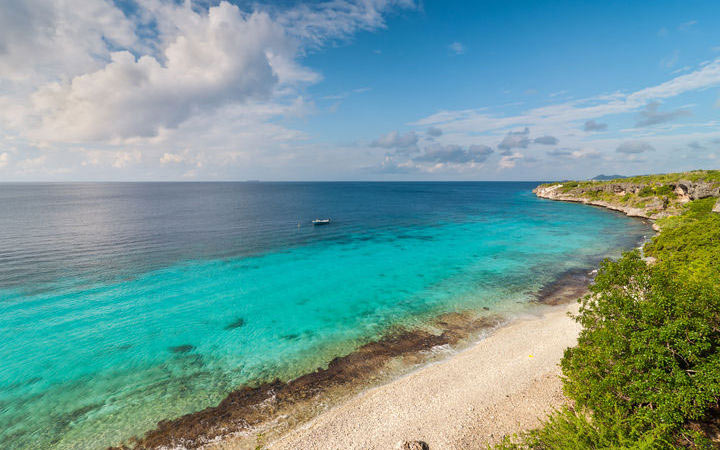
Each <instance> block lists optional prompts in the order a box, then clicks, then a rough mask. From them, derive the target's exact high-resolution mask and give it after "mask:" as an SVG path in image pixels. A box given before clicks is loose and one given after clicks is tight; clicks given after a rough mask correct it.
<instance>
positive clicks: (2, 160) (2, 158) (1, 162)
mask: <svg viewBox="0 0 720 450" xmlns="http://www.w3.org/2000/svg"><path fill="white" fill-rule="evenodd" d="M9 160H10V155H8V152H2V153H0V169H2V168H3V167H5V166H7V165H8V161H9Z"/></svg>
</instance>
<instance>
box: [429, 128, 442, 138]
mask: <svg viewBox="0 0 720 450" xmlns="http://www.w3.org/2000/svg"><path fill="white" fill-rule="evenodd" d="M427 134H428V136H431V137H440V136H442V134H443V131H442V129H441V128H438V127H430V128H428V129H427Z"/></svg>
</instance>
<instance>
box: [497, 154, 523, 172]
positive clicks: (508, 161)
mask: <svg viewBox="0 0 720 450" xmlns="http://www.w3.org/2000/svg"><path fill="white" fill-rule="evenodd" d="M523 158H524V156H523V154H522V153H520V152H514V153H511V154H509V155H504V156H503V157H502V158H500V162H499V163H498V167H499V168H500V169H512V168H513V167H515V166H516V165H517V163H518V161H520V160H521V159H523Z"/></svg>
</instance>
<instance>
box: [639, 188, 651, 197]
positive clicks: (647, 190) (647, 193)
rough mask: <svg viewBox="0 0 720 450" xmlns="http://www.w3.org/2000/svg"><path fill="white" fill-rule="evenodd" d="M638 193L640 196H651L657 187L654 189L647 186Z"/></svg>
mask: <svg viewBox="0 0 720 450" xmlns="http://www.w3.org/2000/svg"><path fill="white" fill-rule="evenodd" d="M638 195H639V196H640V197H650V196H651V195H655V189H653V188H652V186H645V187H644V188H642V189H640V192H638Z"/></svg>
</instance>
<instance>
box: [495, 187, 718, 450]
mask: <svg viewBox="0 0 720 450" xmlns="http://www.w3.org/2000/svg"><path fill="white" fill-rule="evenodd" d="M714 202H715V199H704V200H697V201H695V202H691V203H689V204H688V205H686V207H685V211H684V213H683V214H682V215H680V216H677V217H671V218H667V219H664V220H663V221H662V222H661V226H662V230H663V231H662V232H661V233H660V234H659V235H658V236H657V237H655V238H654V239H653V240H652V242H650V243H648V244H647V245H646V246H645V249H644V251H645V253H646V254H649V255H651V256H653V257H654V258H656V259H657V262H656V263H655V264H651V265H648V264H646V262H645V261H644V260H643V259H642V258H641V255H640V252H639V251H637V250H636V251H632V252H628V253H626V254H625V255H623V257H622V258H620V260H618V261H615V262H613V261H604V262H603V263H602V265H601V267H600V270H599V271H598V275H597V277H596V279H595V282H594V284H593V285H592V286H591V288H590V290H591V295H589V296H587V297H586V298H584V299H582V300H581V306H580V311H579V314H578V315H577V317H576V319H577V320H578V322H580V324H581V325H582V326H583V331H582V332H581V334H580V337H579V340H578V345H577V346H576V347H574V348H570V349H567V350H566V352H565V356H564V357H563V360H562V363H561V365H562V369H563V375H564V376H563V384H564V389H565V392H566V394H567V395H568V397H569V398H571V399H572V400H573V401H574V409H568V408H566V409H563V410H561V411H558V412H556V413H555V414H553V415H552V416H551V417H550V418H549V419H548V420H547V421H546V423H545V424H544V426H543V427H542V428H540V429H538V430H533V431H530V432H527V433H525V434H523V435H522V436H520V437H516V438H515V440H510V439H508V440H507V441H506V442H504V444H502V445H501V446H500V447H503V448H548V449H549V448H553V449H555V448H567V449H570V448H676V447H678V446H689V447H699V448H709V447H712V446H713V443H712V442H711V441H710V438H709V437H708V436H707V435H706V434H705V433H703V432H702V427H700V426H699V425H698V423H702V422H705V421H707V420H709V419H710V416H711V415H712V411H713V408H717V407H718V401H719V400H720V282H719V281H720V277H719V273H720V214H716V213H711V212H710V209H711V208H712V205H713V204H714ZM715 445H717V443H715Z"/></svg>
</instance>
